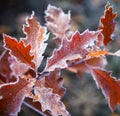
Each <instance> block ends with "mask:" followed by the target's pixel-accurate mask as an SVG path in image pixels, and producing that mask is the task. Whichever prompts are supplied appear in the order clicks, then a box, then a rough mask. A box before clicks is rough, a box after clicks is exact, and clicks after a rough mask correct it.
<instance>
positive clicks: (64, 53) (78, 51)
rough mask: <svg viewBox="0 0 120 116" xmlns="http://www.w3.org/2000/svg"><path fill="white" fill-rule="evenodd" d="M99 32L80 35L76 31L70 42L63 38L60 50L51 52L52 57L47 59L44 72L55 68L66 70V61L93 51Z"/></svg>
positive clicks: (87, 31) (87, 32)
mask: <svg viewBox="0 0 120 116" xmlns="http://www.w3.org/2000/svg"><path fill="white" fill-rule="evenodd" d="M100 33H101V31H96V32H95V31H89V30H86V31H85V32H83V33H82V34H80V33H79V32H78V31H76V32H75V33H74V34H73V36H72V37H71V39H70V40H68V39H67V38H66V37H64V38H63V41H62V44H61V46H60V48H58V49H55V50H54V51H53V55H52V56H51V57H50V58H49V59H48V61H47V66H46V69H45V70H46V71H52V70H54V69H55V68H66V67H67V63H66V61H67V60H74V59H77V58H83V57H85V56H86V55H87V54H88V53H89V51H90V49H93V46H94V45H95V44H94V42H95V41H96V40H97V37H98V35H99V34H100Z"/></svg>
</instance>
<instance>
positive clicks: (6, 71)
mask: <svg viewBox="0 0 120 116" xmlns="http://www.w3.org/2000/svg"><path fill="white" fill-rule="evenodd" d="M9 58H11V56H10V55H9V52H8V51H4V52H3V53H2V54H1V56H0V80H1V81H3V82H4V83H9V82H14V81H16V79H17V78H16V77H14V76H13V75H12V70H11V68H10V66H11V63H10V62H9Z"/></svg>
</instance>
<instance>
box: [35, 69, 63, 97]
mask: <svg viewBox="0 0 120 116" xmlns="http://www.w3.org/2000/svg"><path fill="white" fill-rule="evenodd" d="M41 80H42V81H44V86H45V87H47V88H52V89H53V93H55V94H58V95H60V96H63V95H64V94H65V88H64V87H62V84H63V78H61V77H60V71H59V70H58V69H55V70H54V71H53V72H50V73H49V74H48V75H47V76H45V77H44V78H42V79H39V80H38V81H37V83H36V85H40V84H39V83H41Z"/></svg>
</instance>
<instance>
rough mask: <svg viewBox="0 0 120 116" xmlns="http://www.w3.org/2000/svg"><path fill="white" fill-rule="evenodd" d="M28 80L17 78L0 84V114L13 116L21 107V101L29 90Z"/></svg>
mask: <svg viewBox="0 0 120 116" xmlns="http://www.w3.org/2000/svg"><path fill="white" fill-rule="evenodd" d="M29 84H30V82H29V81H26V80H25V79H24V78H19V79H18V81H16V82H14V83H12V82H11V83H6V84H1V85H0V115H1V116H11V115H12V116H13V115H14V116H15V115H17V113H18V112H19V111H20V109H21V105H22V102H23V100H24V98H25V96H26V94H27V91H28V90H29Z"/></svg>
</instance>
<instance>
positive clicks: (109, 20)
mask: <svg viewBox="0 0 120 116" xmlns="http://www.w3.org/2000/svg"><path fill="white" fill-rule="evenodd" d="M116 16H117V13H114V12H113V8H112V6H110V4H109V3H107V5H106V7H105V13H104V16H103V17H102V18H101V19H100V21H101V24H100V25H99V29H102V34H103V36H104V44H105V45H108V43H109V42H110V41H111V40H112V38H111V35H112V33H113V32H114V29H115V25H116V22H115V20H114V19H115V18H116Z"/></svg>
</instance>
